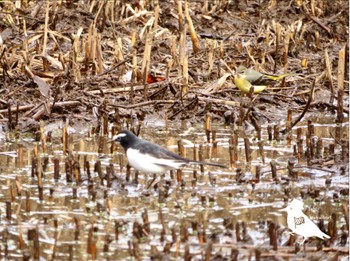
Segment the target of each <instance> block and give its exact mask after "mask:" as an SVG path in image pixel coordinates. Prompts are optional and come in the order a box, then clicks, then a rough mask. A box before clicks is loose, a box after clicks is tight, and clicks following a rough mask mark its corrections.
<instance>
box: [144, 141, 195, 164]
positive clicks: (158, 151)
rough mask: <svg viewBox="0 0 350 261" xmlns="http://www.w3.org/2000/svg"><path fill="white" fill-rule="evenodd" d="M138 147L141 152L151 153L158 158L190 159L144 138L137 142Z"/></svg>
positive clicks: (187, 161) (186, 160)
mask: <svg viewBox="0 0 350 261" xmlns="http://www.w3.org/2000/svg"><path fill="white" fill-rule="evenodd" d="M138 149H139V150H140V152H141V153H144V154H149V155H152V156H153V157H155V158H158V159H169V160H175V161H183V162H184V163H189V162H190V160H188V159H186V158H184V157H181V156H180V155H178V154H176V153H174V152H171V151H169V150H167V149H164V148H163V147H161V146H159V145H157V144H154V143H151V142H148V141H145V140H143V141H142V143H139V148H138Z"/></svg>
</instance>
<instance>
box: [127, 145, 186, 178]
mask: <svg viewBox="0 0 350 261" xmlns="http://www.w3.org/2000/svg"><path fill="white" fill-rule="evenodd" d="M126 156H127V158H128V161H129V164H130V166H132V167H133V168H135V169H136V170H139V171H141V172H144V173H151V174H162V173H165V172H166V171H168V170H171V169H177V168H180V167H181V166H182V165H184V164H183V163H179V162H174V161H172V160H164V159H156V158H154V157H151V156H149V155H147V154H146V155H145V154H141V153H140V152H139V151H138V150H135V149H128V150H127V152H126Z"/></svg>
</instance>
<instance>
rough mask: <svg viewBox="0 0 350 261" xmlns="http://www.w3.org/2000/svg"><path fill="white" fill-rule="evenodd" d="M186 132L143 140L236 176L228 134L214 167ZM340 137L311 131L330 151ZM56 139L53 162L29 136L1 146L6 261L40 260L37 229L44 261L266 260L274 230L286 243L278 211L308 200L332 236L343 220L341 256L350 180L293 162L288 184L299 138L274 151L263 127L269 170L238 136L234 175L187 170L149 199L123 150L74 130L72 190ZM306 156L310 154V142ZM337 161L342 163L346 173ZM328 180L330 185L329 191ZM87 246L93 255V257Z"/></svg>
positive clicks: (202, 139)
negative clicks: (199, 157) (34, 256)
mask: <svg viewBox="0 0 350 261" xmlns="http://www.w3.org/2000/svg"><path fill="white" fill-rule="evenodd" d="M183 126H184V128H175V127H174V128H170V129H169V131H168V132H164V131H161V130H160V127H157V128H156V129H151V128H144V129H142V138H144V139H147V140H150V141H153V142H155V143H157V144H160V145H161V146H164V147H166V148H168V149H170V150H173V151H174V152H177V142H178V140H180V139H181V140H182V142H183V144H184V147H185V156H186V157H188V158H193V154H194V152H193V146H194V144H196V146H197V152H198V150H199V148H198V144H202V146H203V155H204V159H205V160H206V161H210V162H218V163H220V164H225V165H226V166H230V156H229V138H230V137H231V136H232V130H231V129H230V128H228V127H225V126H212V129H215V130H216V132H217V141H218V143H217V156H216V157H215V158H214V156H213V146H212V144H211V143H207V142H206V135H205V133H204V131H203V130H202V126H194V127H193V128H190V129H189V128H188V126H187V125H186V124H183ZM335 127H336V125H335V124H333V123H332V122H327V121H325V120H324V119H323V121H322V123H317V124H314V129H315V132H314V133H315V136H317V138H318V139H320V138H322V140H323V147H324V148H325V147H327V146H329V144H331V143H334V139H333V136H334V133H335ZM298 128H301V129H302V133H303V137H304V139H305V133H306V131H307V127H306V125H301V126H300V127H298ZM341 128H342V130H343V131H344V132H345V134H346V135H348V125H347V124H344V126H342V127H341ZM59 133H60V131H56V132H55V135H54V137H53V142H52V143H48V144H47V149H46V153H43V150H42V148H41V143H39V142H34V140H33V139H32V138H30V136H29V138H28V135H24V136H23V137H26V138H22V139H20V140H10V142H3V143H0V170H1V175H0V186H1V190H0V196H1V198H0V211H1V212H0V213H1V214H0V215H1V228H2V229H1V232H0V233H1V235H2V240H3V241H2V242H3V246H4V247H3V248H4V249H6V255H7V257H8V258H9V259H17V258H21V257H22V256H24V255H25V254H26V253H32V252H33V249H34V246H33V242H32V241H31V240H28V233H29V232H28V231H30V230H35V229H38V233H39V245H40V258H41V259H43V260H45V259H51V258H52V257H53V256H55V257H56V258H57V259H58V260H66V259H68V258H71V259H72V260H82V259H88V258H92V257H94V255H95V254H94V253H96V256H95V258H96V259H98V260H109V259H111V260H122V259H124V258H126V257H130V256H131V255H134V256H139V257H141V259H142V260H150V256H155V255H156V254H157V253H158V252H159V253H158V254H159V255H160V254H164V253H163V251H165V250H164V247H165V246H166V245H167V243H168V245H169V250H167V251H165V253H166V254H165V255H166V256H168V257H169V258H170V259H171V260H181V259H183V258H184V255H186V251H189V253H191V254H192V255H193V258H194V260H201V258H202V257H203V255H204V254H205V251H206V247H207V245H206V242H209V241H210V240H211V242H213V243H214V245H213V249H212V251H211V252H212V254H213V255H215V254H216V255H218V254H220V255H222V256H223V257H227V258H229V257H230V255H231V254H232V249H235V248H237V247H238V248H240V247H239V246H242V245H245V246H249V247H247V248H246V250H243V249H241V250H240V251H239V257H241V258H242V259H244V258H247V256H249V255H250V254H249V253H250V251H251V250H247V249H251V248H250V247H252V249H254V247H255V246H260V247H263V249H265V248H266V249H267V250H264V251H268V249H269V248H270V238H269V234H268V230H269V226H270V224H271V223H273V224H275V225H276V226H277V230H276V231H277V232H276V233H277V235H278V236H277V237H278V245H279V246H281V245H283V244H285V243H286V242H287V241H288V239H289V235H288V233H287V230H288V229H287V224H286V213H283V212H280V211H279V210H280V209H281V208H283V207H285V205H286V201H290V200H291V199H292V198H294V197H296V198H299V199H301V195H302V196H303V198H304V199H303V200H304V212H305V213H306V214H307V215H308V216H309V217H311V218H312V219H313V220H314V221H315V222H316V223H318V221H319V220H321V219H322V220H323V221H324V224H325V225H326V226H325V228H327V224H328V223H329V222H330V220H331V216H332V214H335V215H336V216H337V228H338V237H337V238H336V239H335V240H334V242H333V243H332V244H331V245H330V243H329V242H328V243H326V246H333V247H340V246H341V245H340V235H341V233H343V231H345V230H346V229H345V219H344V214H343V211H342V203H346V202H348V193H346V191H345V190H348V186H349V184H348V181H349V180H348V174H347V171H348V170H347V169H346V171H345V173H346V174H345V175H342V173H341V170H340V168H339V167H337V164H334V162H333V164H329V165H325V164H324V162H325V161H323V166H322V164H319V165H312V166H311V165H308V164H307V162H306V159H305V157H303V158H302V159H301V160H300V162H298V160H296V161H295V170H297V172H298V180H297V181H292V180H291V179H290V178H289V177H288V170H287V164H288V160H289V159H295V157H296V156H295V155H294V147H293V145H294V144H295V143H296V141H295V139H296V133H297V130H296V129H295V130H293V139H292V141H291V143H290V144H289V145H288V143H287V141H286V140H285V138H284V137H281V140H280V141H268V135H267V131H266V126H263V132H262V140H263V143H264V155H265V163H263V162H262V158H261V156H260V153H259V150H258V145H257V139H256V138H255V131H251V130H244V129H241V130H238V133H239V134H238V136H239V138H238V152H239V156H238V161H236V162H234V163H233V166H232V167H231V168H228V169H218V168H215V167H212V166H206V167H205V171H204V173H201V171H200V168H198V167H197V168H195V170H196V172H194V171H193V169H192V168H186V169H184V170H183V171H182V180H183V182H182V183H181V182H180V183H179V182H177V181H176V180H177V174H176V172H174V173H172V174H171V175H170V174H169V173H167V174H165V175H164V176H163V177H158V179H157V182H158V183H157V185H156V188H154V187H152V188H151V189H149V190H147V189H146V186H147V184H148V183H149V180H150V179H151V177H147V175H144V174H143V173H139V175H138V179H137V182H136V181H135V180H134V177H135V173H134V170H131V177H130V180H129V181H126V180H125V173H126V163H127V160H126V159H125V156H124V152H123V150H122V148H121V147H119V146H117V150H116V151H115V152H113V154H111V153H110V151H111V148H110V147H111V144H110V143H108V140H109V138H108V137H98V136H91V138H90V137H89V135H88V130H85V131H81V130H76V131H75V133H72V134H70V135H69V140H70V143H69V144H70V145H69V148H70V149H69V150H70V151H71V154H72V159H74V162H75V164H77V166H79V167H80V175H81V181H80V182H77V181H76V176H73V179H72V182H67V179H66V156H65V155H64V154H63V152H62V148H63V147H62V144H61V138H60V134H59ZM244 137H248V138H249V140H250V142H251V150H252V153H251V155H252V161H251V162H248V163H247V162H246V157H245V151H244V140H243V138H244ZM101 139H102V141H103V142H104V145H103V148H102V151H101V153H97V151H98V144H99V142H100V140H101ZM19 143H21V144H23V161H22V160H20V159H19V157H18V144H19ZM303 146H304V147H303V148H304V150H305V149H306V147H305V140H304V143H303ZM340 151H341V147H340V146H339V145H337V144H336V145H335V152H336V154H337V155H338V154H340ZM35 154H38V155H40V157H37V158H38V159H39V163H38V164H39V165H40V161H41V164H43V171H42V187H43V192H42V194H43V198H42V199H40V195H39V193H38V177H36V176H35V177H32V158H33V157H34V155H35ZM337 157H338V159H336V160H337V161H338V162H339V163H341V164H343V163H342V161H341V160H340V159H339V156H337ZM55 158H56V159H58V160H59V172H60V177H59V179H58V180H57V181H55V180H54V164H53V159H55ZM323 158H324V155H321V157H320V159H323ZM45 160H46V161H47V163H46V164H45ZM97 160H100V162H101V165H102V171H103V175H105V174H106V167H108V166H110V164H113V171H114V174H115V178H114V179H113V182H112V183H111V187H107V186H106V184H107V183H106V180H103V184H101V179H100V178H99V176H98V173H97V172H95V171H94V165H95V162H96V161H97ZM330 160H331V159H330ZM84 161H88V162H89V163H90V173H91V180H90V182H89V181H88V180H87V173H86V170H85V169H84V168H83V166H84ZM271 161H274V162H275V163H276V165H277V180H278V181H277V182H276V180H274V179H273V177H272V174H271V167H270V162H271ZM72 162H73V161H72ZM346 164H347V163H346ZM257 167H258V168H259V167H260V168H261V175H260V180H258V179H256V168H257ZM238 168H239V169H241V170H242V173H243V174H242V178H241V179H240V180H237V179H236V176H237V169H238ZM75 174H77V173H76V172H75ZM326 180H331V183H330V184H329V185H327V186H326ZM315 191H316V192H315ZM9 206H10V207H9ZM9 210H11V213H10V214H9ZM145 211H147V215H146V217H147V218H145ZM147 219H148V222H149V223H148V224H147V222H146V221H147ZM117 228H118V233H117V234H118V236H116V229H117ZM89 235H90V236H89ZM116 237H118V238H117V239H116ZM21 239H23V243H21ZM316 243H317V240H310V241H309V242H308V243H307V245H308V246H314V245H316ZM220 244H221V245H220ZM223 245H224V247H223ZM88 246H90V248H89V249H90V250H87V249H88ZM346 246H348V242H347V243H346ZM186 247H188V250H186ZM91 249H92V250H91ZM94 249H95V250H96V252H95V250H94ZM281 251H283V250H281ZM88 252H89V253H88ZM135 253H136V254H135ZM137 253H138V254H137Z"/></svg>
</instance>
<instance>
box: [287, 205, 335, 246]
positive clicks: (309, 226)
mask: <svg viewBox="0 0 350 261" xmlns="http://www.w3.org/2000/svg"><path fill="white" fill-rule="evenodd" d="M303 205H304V204H303V202H302V201H300V200H298V199H293V200H292V202H291V203H290V204H289V205H288V206H287V207H286V208H283V209H281V210H280V211H287V224H288V227H289V229H290V230H292V231H293V233H295V234H298V235H301V236H303V237H304V240H303V241H302V242H301V243H300V245H302V244H304V242H305V240H306V239H308V238H309V237H318V238H321V239H323V240H325V239H329V238H330V237H329V236H328V235H327V234H325V233H323V232H322V231H321V230H320V229H319V228H318V226H317V225H316V224H315V223H314V222H312V221H311V219H310V218H308V217H307V216H306V215H305V214H304V213H303V212H302V211H301V210H302V209H303Z"/></svg>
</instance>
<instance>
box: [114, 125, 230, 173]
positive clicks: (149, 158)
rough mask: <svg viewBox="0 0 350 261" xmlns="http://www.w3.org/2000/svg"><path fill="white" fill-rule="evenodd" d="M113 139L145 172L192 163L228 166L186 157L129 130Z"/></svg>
mask: <svg viewBox="0 0 350 261" xmlns="http://www.w3.org/2000/svg"><path fill="white" fill-rule="evenodd" d="M113 141H115V142H119V143H120V145H121V146H122V147H123V148H124V150H125V153H126V157H127V158H128V161H129V164H130V166H132V167H133V168H135V169H136V170H139V171H142V172H144V173H149V174H163V173H165V172H166V171H168V170H172V169H179V168H181V167H183V166H186V165H191V164H197V165H209V166H215V167H220V168H226V167H225V166H224V165H221V164H216V163H209V162H202V161H195V160H190V159H186V158H184V157H181V156H180V155H178V154H175V153H173V152H171V151H169V150H166V149H164V148H163V147H161V146H159V145H156V144H154V143H151V142H149V141H146V140H143V139H140V138H139V137H137V136H136V135H135V134H133V133H132V132H131V131H128V130H122V131H120V132H119V133H118V134H117V135H115V136H114V137H113Z"/></svg>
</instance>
